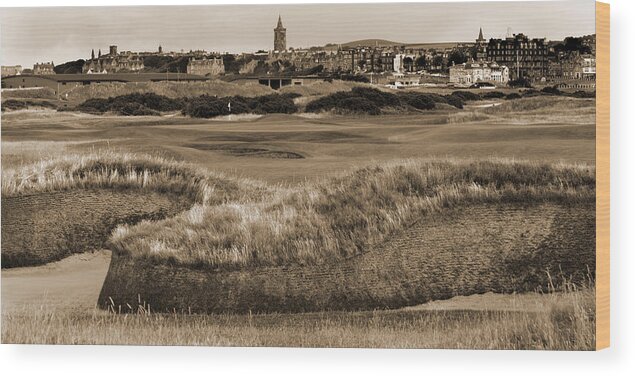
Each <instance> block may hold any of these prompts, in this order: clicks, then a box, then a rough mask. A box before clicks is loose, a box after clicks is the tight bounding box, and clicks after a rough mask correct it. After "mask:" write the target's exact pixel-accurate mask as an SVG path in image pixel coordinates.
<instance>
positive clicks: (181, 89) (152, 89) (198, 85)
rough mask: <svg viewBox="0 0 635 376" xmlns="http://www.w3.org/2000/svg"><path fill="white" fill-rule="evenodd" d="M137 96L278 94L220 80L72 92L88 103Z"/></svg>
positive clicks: (121, 85) (104, 86)
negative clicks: (91, 100)
mask: <svg viewBox="0 0 635 376" xmlns="http://www.w3.org/2000/svg"><path fill="white" fill-rule="evenodd" d="M133 93H155V94H159V95H164V96H166V97H170V98H183V97H198V96H201V95H204V94H206V95H211V96H218V97H226V96H234V95H240V96H243V97H257V96H260V95H267V94H273V93H275V90H273V89H271V88H269V87H268V86H264V85H260V84H258V83H247V84H236V83H231V82H225V81H220V80H212V81H206V82H173V81H170V82H167V81H166V82H128V83H123V82H120V83H100V84H94V85H87V86H79V87H76V88H73V89H72V90H71V91H69V92H68V98H69V99H70V100H77V101H84V100H87V99H91V98H108V97H116V96H119V95H126V94H133Z"/></svg>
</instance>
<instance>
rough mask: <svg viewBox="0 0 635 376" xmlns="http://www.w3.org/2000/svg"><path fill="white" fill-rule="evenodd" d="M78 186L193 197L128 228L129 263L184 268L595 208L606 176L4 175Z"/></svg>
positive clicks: (115, 158)
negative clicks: (421, 222)
mask: <svg viewBox="0 0 635 376" xmlns="http://www.w3.org/2000/svg"><path fill="white" fill-rule="evenodd" d="M78 188H111V189H131V188H133V189H141V190H148V191H154V192H165V193H172V194H178V195H181V196H183V195H186V196H189V197H190V198H191V199H192V201H193V202H195V205H194V206H193V207H192V208H191V209H190V210H187V211H185V212H183V213H181V214H179V215H177V216H175V217H172V218H168V219H164V220H161V221H155V222H149V221H143V222H140V223H138V224H136V225H124V226H121V227H118V228H117V229H116V230H115V231H114V232H113V236H112V238H111V240H110V247H111V249H113V250H114V251H116V252H119V253H121V254H128V255H131V256H133V257H142V258H151V259H154V260H157V261H166V262H174V263H178V264H182V265H205V266H209V267H223V268H230V269H233V268H240V267H245V266H262V265H285V264H300V265H305V264H316V263H322V262H324V261H330V260H333V259H340V258H346V257H350V256H354V255H357V254H360V253H362V252H364V250H366V249H368V248H369V247H370V246H372V245H374V244H377V243H379V242H381V241H382V240H384V239H386V238H387V237H388V236H390V235H391V234H393V233H395V232H396V231H398V230H400V229H402V228H404V227H405V226H408V225H410V224H411V223H412V222H413V221H415V220H416V219H418V218H420V217H421V216H425V215H430V214H432V213H435V212H439V211H440V210H442V209H443V208H447V207H455V206H460V205H465V204H471V203H537V202H547V201H551V202H557V203H565V204H566V203H575V202H590V201H592V200H594V197H595V169H594V168H593V167H590V166H587V165H564V164H547V163H535V162H520V161H514V160H502V159H501V160H484V161H475V162H467V161H459V160H456V161H447V160H443V161H441V160H426V161H416V160H410V161H400V162H394V163H388V164H384V165H380V166H376V167H371V168H364V169H360V170H357V171H354V172H352V173H350V174H348V175H343V176H341V177H338V178H331V179H328V180H324V181H321V182H317V183H311V184H309V183H307V184H304V185H300V186H298V187H294V188H285V187H281V186H279V187H265V186H264V185H262V184H259V183H256V182H253V181H249V180H246V179H236V178H228V177H226V176H223V175H221V174H218V173H211V172H207V171H204V170H201V169H196V168H193V167H191V166H189V165H186V164H183V163H179V162H174V161H168V160H165V159H161V158H158V157H148V156H135V155H132V154H115V153H109V152H104V153H94V154H89V155H85V156H67V157H60V158H55V159H53V160H50V161H42V162H40V163H36V164H33V165H29V166H24V167H21V168H16V169H8V170H6V171H3V174H2V195H3V197H10V196H17V195H23V194H28V193H32V192H43V191H59V190H67V189H78Z"/></svg>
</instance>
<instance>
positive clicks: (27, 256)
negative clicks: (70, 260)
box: [2, 152, 265, 268]
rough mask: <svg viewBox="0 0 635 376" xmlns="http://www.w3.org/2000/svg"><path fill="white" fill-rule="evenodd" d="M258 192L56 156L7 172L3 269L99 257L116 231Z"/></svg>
mask: <svg viewBox="0 0 635 376" xmlns="http://www.w3.org/2000/svg"><path fill="white" fill-rule="evenodd" d="M247 191H250V192H249V193H248V194H247ZM258 192H263V193H264V192H265V188H264V187H261V186H258V185H257V183H255V182H250V181H248V180H247V179H235V178H228V177H225V176H223V175H222V174H216V173H211V172H206V171H204V170H203V169H200V168H196V167H193V166H191V165H188V164H185V163H180V162H174V161H170V160H167V159H162V158H159V157H151V156H143V155H132V154H125V153H123V154H122V153H113V152H95V153H90V154H84V155H72V154H71V155H57V156H53V157H52V158H49V159H44V160H42V161H40V162H38V163H34V164H29V165H23V166H20V167H15V168H6V169H4V170H3V172H2V219H3V221H2V267H3V268H13V267H20V266H31V265H39V264H44V263H48V262H51V261H55V260H60V259H62V258H64V257H67V256H69V255H71V254H73V253H82V252H86V251H90V250H94V249H101V248H103V247H104V244H105V243H106V241H107V240H108V239H109V237H110V233H111V232H112V230H113V229H114V228H115V227H116V226H117V225H120V224H133V223H136V222H138V221H140V220H158V219H162V218H166V217H171V216H174V215H176V214H177V213H180V212H182V211H183V210H186V209H188V208H190V207H191V206H192V204H194V203H200V204H205V205H208V204H209V205H212V204H220V203H224V202H227V201H233V200H237V199H240V198H241V195H244V194H247V196H248V197H251V198H254V197H258V195H259V193H258ZM33 229H37V231H32V230H33Z"/></svg>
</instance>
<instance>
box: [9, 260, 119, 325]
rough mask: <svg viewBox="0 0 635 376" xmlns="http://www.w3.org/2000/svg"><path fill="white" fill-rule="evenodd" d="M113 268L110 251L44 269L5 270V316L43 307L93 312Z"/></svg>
mask: <svg viewBox="0 0 635 376" xmlns="http://www.w3.org/2000/svg"><path fill="white" fill-rule="evenodd" d="M109 265H110V251H107V250H102V251H96V252H91V253H83V254H77V255H73V256H70V257H68V258H65V259H63V260H61V261H57V262H53V263H49V264H46V265H43V266H35V267H26V268H12V269H3V270H2V272H1V273H2V312H3V313H4V312H10V311H16V310H23V309H27V310H28V309H36V308H40V307H42V306H46V307H47V308H54V309H55V310H56V311H57V310H64V311H71V310H72V311H77V310H86V309H92V308H93V307H95V305H96V304H97V298H98V296H99V291H100V290H101V286H102V285H103V283H104V279H105V278H106V273H107V272H108V266H109Z"/></svg>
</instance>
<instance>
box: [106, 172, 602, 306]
mask: <svg viewBox="0 0 635 376" xmlns="http://www.w3.org/2000/svg"><path fill="white" fill-rule="evenodd" d="M594 202H595V172H594V169H593V168H590V167H587V166H565V165H548V164H536V163H527V162H514V161H505V160H501V161H479V162H461V161H449V162H448V161H423V162H420V161H419V162H418V161H406V162H399V163H394V164H390V165H383V166H378V167H373V168H365V169H361V170H358V171H356V172H354V173H352V174H349V175H346V176H342V177H340V178H336V179H331V180H327V181H324V182H322V183H319V184H312V185H306V186H303V187H300V188H298V189H280V190H278V191H277V193H276V194H274V195H273V196H272V197H267V199H266V200H261V201H258V200H249V201H247V202H241V201H235V202H228V203H226V204H222V205H213V206H210V205H196V206H194V207H193V208H192V209H191V210H189V211H187V212H184V213H182V214H180V215H178V216H175V217H173V218H169V219H166V220H162V221H156V222H147V221H146V222H142V223H139V224H137V225H134V226H123V227H120V228H118V229H117V230H116V231H115V232H114V234H113V237H112V239H111V242H110V244H111V245H110V247H111V249H113V251H114V255H113V261H112V263H111V266H110V270H109V272H108V276H107V278H106V281H105V283H104V287H103V289H102V292H101V296H100V300H99V304H100V305H101V306H102V307H112V306H118V307H124V309H126V307H128V306H129V307H136V305H137V304H138V303H139V299H141V300H143V301H144V302H147V303H148V304H150V306H151V307H153V309H154V310H158V311H172V310H179V311H186V312H188V311H189V312H248V311H253V312H297V311H317V310H340V309H341V310H350V309H374V308H387V307H401V306H406V305H412V304H418V303H422V302H426V301H429V300H435V299H445V298H449V297H452V296H455V295H468V294H475V293H482V292H486V291H498V292H520V291H534V290H535V289H538V288H547V287H548V285H549V273H552V274H561V275H564V276H565V277H567V278H570V279H572V280H574V281H581V280H585V279H587V278H589V277H591V278H592V277H593V275H592V273H593V272H592V271H593V270H594V263H595V261H594V252H595V209H594Z"/></svg>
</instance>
